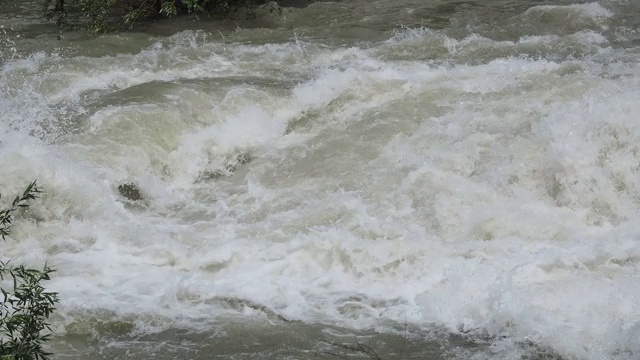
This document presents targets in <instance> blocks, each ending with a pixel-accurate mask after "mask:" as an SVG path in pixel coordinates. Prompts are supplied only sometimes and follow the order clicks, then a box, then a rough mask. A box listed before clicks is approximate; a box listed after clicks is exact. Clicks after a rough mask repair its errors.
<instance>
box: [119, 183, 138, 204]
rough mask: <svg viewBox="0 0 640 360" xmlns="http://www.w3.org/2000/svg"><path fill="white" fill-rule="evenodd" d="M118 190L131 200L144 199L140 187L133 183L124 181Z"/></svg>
mask: <svg viewBox="0 0 640 360" xmlns="http://www.w3.org/2000/svg"><path fill="white" fill-rule="evenodd" d="M118 192H119V193H120V195H122V196H123V197H124V198H126V199H128V200H131V201H139V200H144V197H143V196H142V194H141V193H140V188H139V187H138V186H137V185H136V184H133V183H124V184H120V185H118Z"/></svg>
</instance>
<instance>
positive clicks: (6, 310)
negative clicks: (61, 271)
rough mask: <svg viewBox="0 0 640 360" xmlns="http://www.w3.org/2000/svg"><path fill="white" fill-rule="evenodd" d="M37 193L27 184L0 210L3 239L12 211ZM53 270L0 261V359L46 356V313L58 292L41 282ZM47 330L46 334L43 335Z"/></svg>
mask: <svg viewBox="0 0 640 360" xmlns="http://www.w3.org/2000/svg"><path fill="white" fill-rule="evenodd" d="M39 193H40V190H39V189H38V187H37V185H36V182H35V181H34V182H32V183H31V184H29V186H27V188H26V189H25V191H24V192H23V193H22V195H21V196H17V197H16V198H15V200H13V203H12V204H11V206H10V207H9V208H7V209H2V210H0V237H2V239H3V240H5V241H6V236H8V235H9V234H10V233H11V226H12V224H13V213H14V212H16V211H17V210H18V209H20V208H26V207H28V206H29V203H28V201H29V200H34V199H36V197H37V195H38V194H39ZM53 271H54V270H53V269H51V268H50V267H48V266H47V265H45V266H44V267H43V269H42V270H39V269H30V268H26V267H24V266H23V265H20V266H17V267H14V266H12V265H11V264H10V263H9V261H7V262H3V261H0V281H4V280H9V281H8V282H9V283H10V285H11V286H10V288H9V291H8V290H6V289H4V288H0V292H1V293H2V295H1V296H0V360H32V359H36V360H37V359H47V358H48V356H49V355H51V354H50V353H48V352H46V351H44V350H43V349H42V343H43V342H45V341H47V340H48V339H49V337H50V336H51V334H50V332H51V328H50V324H49V323H47V322H46V321H47V319H48V318H49V315H51V313H52V312H53V311H54V310H55V304H56V303H57V302H58V300H59V299H58V294H57V293H55V292H47V291H45V289H44V287H43V286H42V285H41V283H42V281H44V280H49V279H50V277H49V275H50V274H51V273H52V272H53ZM44 330H47V331H48V333H47V334H44V335H43V334H42V332H43V331H44Z"/></svg>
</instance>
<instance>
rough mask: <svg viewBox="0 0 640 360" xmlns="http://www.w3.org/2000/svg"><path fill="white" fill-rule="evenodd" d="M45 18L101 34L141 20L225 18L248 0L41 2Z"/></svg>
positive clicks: (71, 0)
mask: <svg viewBox="0 0 640 360" xmlns="http://www.w3.org/2000/svg"><path fill="white" fill-rule="evenodd" d="M42 1H43V3H42V4H43V9H44V13H45V16H46V17H47V18H49V19H55V20H56V21H57V22H58V24H71V25H79V24H83V25H84V26H86V27H88V28H89V29H91V30H93V31H96V32H102V31H107V30H110V29H112V28H122V27H131V26H132V25H133V24H134V23H135V22H136V21H138V20H142V19H150V18H158V17H172V16H176V15H180V14H196V15H197V14H206V15H213V16H226V15H229V14H231V13H233V12H234V11H236V10H238V9H239V8H241V7H247V8H249V5H250V2H251V1H252V0H42Z"/></svg>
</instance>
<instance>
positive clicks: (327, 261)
mask: <svg viewBox="0 0 640 360" xmlns="http://www.w3.org/2000/svg"><path fill="white" fill-rule="evenodd" d="M624 4H625V2H623V1H620V2H609V3H604V2H602V3H598V2H592V3H586V4H569V5H562V6H560V5H543V6H530V7H527V8H526V9H524V10H522V11H519V12H517V13H516V14H515V15H514V16H513V18H512V21H511V22H510V24H512V25H510V27H509V28H508V29H507V30H508V34H505V33H501V32H500V31H499V29H493V28H492V29H488V28H483V27H482V26H480V27H476V28H474V29H471V30H468V31H469V32H468V33H464V32H465V31H467V30H464V27H457V28H452V29H449V30H447V29H438V28H430V27H428V26H422V27H421V26H413V27H409V26H404V27H403V26H397V27H394V28H393V29H391V30H388V31H387V30H385V31H378V32H376V33H375V35H374V36H373V37H374V39H372V40H361V39H358V40H357V41H354V40H352V39H351V38H350V37H351V36H352V34H351V35H349V37H347V38H346V40H345V39H343V40H340V41H325V36H326V35H325V31H329V30H327V29H320V28H319V29H318V30H317V31H318V32H317V33H314V32H313V30H312V29H311V30H309V29H307V32H306V33H305V32H304V31H298V30H296V31H289V30H287V29H288V28H287V26H293V25H290V24H288V23H285V25H286V26H285V25H283V26H284V29H281V28H277V29H276V30H272V34H271V35H265V34H264V33H261V30H260V29H238V30H235V31H232V32H229V33H228V34H225V36H226V37H225V36H222V33H220V34H217V33H215V32H207V31H196V30H188V31H182V32H179V33H177V34H174V35H171V36H168V37H163V36H157V37H145V36H143V35H140V34H132V35H131V36H132V37H133V38H132V39H133V40H131V41H137V42H136V43H135V45H133V49H131V50H129V51H118V52H117V53H113V54H103V53H102V52H103V51H104V50H102V48H103V47H104V46H114V45H113V44H123V43H125V42H126V38H123V37H126V36H127V35H105V36H102V37H98V38H90V39H84V40H78V41H80V42H82V41H84V43H82V44H85V45H82V46H92V47H95V48H96V49H97V50H96V51H97V52H98V55H95V56H93V55H91V54H90V53H89V52H88V51H87V53H83V51H84V50H82V46H80V45H78V48H77V49H76V48H72V49H61V50H60V51H34V52H29V53H27V54H23V55H11V54H14V53H19V50H15V49H14V50H13V51H12V52H11V54H9V51H10V49H11V48H12V46H13V45H12V46H5V47H4V48H3V51H4V53H3V54H4V55H3V56H4V57H3V59H4V61H3V63H2V65H1V67H0V109H1V112H0V166H1V167H2V169H3V170H2V171H1V172H0V184H1V186H2V187H1V189H0V191H2V194H3V195H7V196H8V197H10V195H12V194H14V193H17V192H18V191H20V190H21V189H22V188H23V187H24V186H25V185H26V184H27V183H28V182H29V181H32V180H33V179H37V180H38V183H39V184H40V185H41V186H42V188H43V189H44V191H45V193H44V196H43V197H42V199H39V200H38V201H36V202H34V204H33V206H32V207H31V208H30V209H29V211H28V213H21V214H19V216H18V218H19V220H18V221H17V222H16V227H15V230H14V235H13V238H12V239H10V240H8V241H7V242H6V243H3V244H2V252H1V253H0V259H11V260H12V261H14V262H17V263H26V264H30V265H33V266H41V264H43V263H44V262H47V263H48V264H50V265H52V266H54V267H55V268H56V269H57V272H56V273H55V276H54V278H53V279H52V280H51V281H50V283H49V288H51V289H53V290H55V291H57V292H59V294H60V297H61V299H62V302H61V303H60V305H59V307H58V311H57V313H56V315H55V316H54V317H53V318H52V322H53V324H54V330H55V331H54V332H55V334H56V335H57V336H59V337H64V336H69V335H70V334H71V335H73V334H80V333H85V332H92V331H96V330H95V329H93V328H92V326H94V325H92V324H95V323H96V322H107V323H108V322H125V323H127V324H128V325H127V329H128V330H127V331H126V333H127V334H128V336H131V337H135V336H138V335H141V334H142V335H144V334H150V333H159V332H162V331H166V330H167V329H187V330H190V331H196V332H197V331H207V329H211V328H212V327H217V328H220V329H224V328H225V325H224V324H225V322H224V319H225V318H226V317H228V316H233V317H235V318H240V319H247V320H246V321H249V322H250V321H252V320H251V319H254V318H262V317H266V318H268V319H276V320H273V321H286V322H289V321H292V322H301V323H303V324H313V325H314V326H315V325H320V326H323V325H325V326H338V327H341V328H346V329H353V330H354V331H359V330H366V329H375V330H376V331H378V332H380V333H385V332H395V331H398V329H399V328H400V329H401V328H402V324H409V325H410V326H412V327H416V328H418V329H432V328H438V329H445V331H446V332H448V333H450V334H456V335H460V336H464V337H468V338H470V339H479V340H478V341H483V343H486V341H487V339H489V342H488V343H489V344H490V346H488V347H487V348H486V349H483V350H482V351H479V350H478V352H477V353H473V352H471V353H469V352H466V353H459V354H458V355H451V357H450V358H456V356H459V358H477V359H496V358H503V359H512V358H515V356H520V354H521V353H522V352H523V351H524V350H523V346H524V345H523V344H525V345H526V344H535V346H537V347H539V348H542V349H550V351H552V352H553V353H554V354H556V355H557V356H560V357H562V358H566V359H634V358H637V357H638V356H640V340H639V339H640V309H639V308H638V306H637V300H638V297H639V296H640V285H638V284H639V283H638V280H639V274H640V268H639V264H638V259H640V246H639V241H640V228H639V225H638V224H640V222H639V220H640V215H639V213H638V211H639V209H640V207H639V206H640V176H639V175H640V145H639V144H640V121H638V120H639V118H638V114H639V113H640V46H639V45H638V42H637V39H638V30H637V28H634V27H628V26H625V25H624V22H622V21H621V20H620V22H618V19H619V18H622V17H623V16H624V14H622V13H621V12H620V10H618V12H616V10H615V9H626V8H625V7H624V6H625V5H624ZM322 6H326V5H324V4H321V3H318V4H316V5H315V7H314V5H312V6H310V7H309V8H307V9H296V10H295V11H294V10H291V11H292V13H291V15H289V18H288V20H286V21H291V22H295V19H296V18H295V16H299V17H303V16H309V14H313V11H315V10H314V9H316V10H317V9H320V10H322V9H324V8H322ZM616 6H617V7H616ZM629 6H631V5H629ZM630 9H631V10H635V9H636V8H635V7H631V8H630ZM320 10H317V11H320ZM291 18H293V19H294V20H291ZM364 19H365V20H367V19H369V20H370V21H372V22H375V21H379V20H376V19H375V18H374V19H373V20H371V19H370V18H367V17H365V18H364ZM365 20H362V21H365ZM274 21H275V20H274ZM282 21H285V20H282ZM367 21H368V20H367ZM365 22H366V21H365ZM549 24H551V25H549ZM507 30H505V31H507ZM283 34H289V37H288V38H286V40H285V41H276V40H273V41H271V40H270V39H269V36H273V37H274V39H280V38H282V37H283V36H284V35H283ZM5 35H6V33H5ZM7 36H8V35H7ZM251 36H255V37H256V40H255V41H252V40H250V39H251ZM11 41H18V42H19V41H20V40H19V39H12V40H11ZM122 46H124V45H122ZM115 48H118V47H117V46H115ZM74 49H75V50H74ZM8 54H9V55H8ZM122 184H134V185H135V186H136V187H137V188H139V190H140V193H141V194H142V197H143V199H142V200H138V201H132V200H129V199H127V198H125V197H124V196H122V194H121V193H120V192H119V190H118V187H119V186H120V185H122ZM96 319H97V320H96ZM480 339H481V340H480ZM527 346H528V345H527ZM294 358H302V357H301V355H297V357H294Z"/></svg>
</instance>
